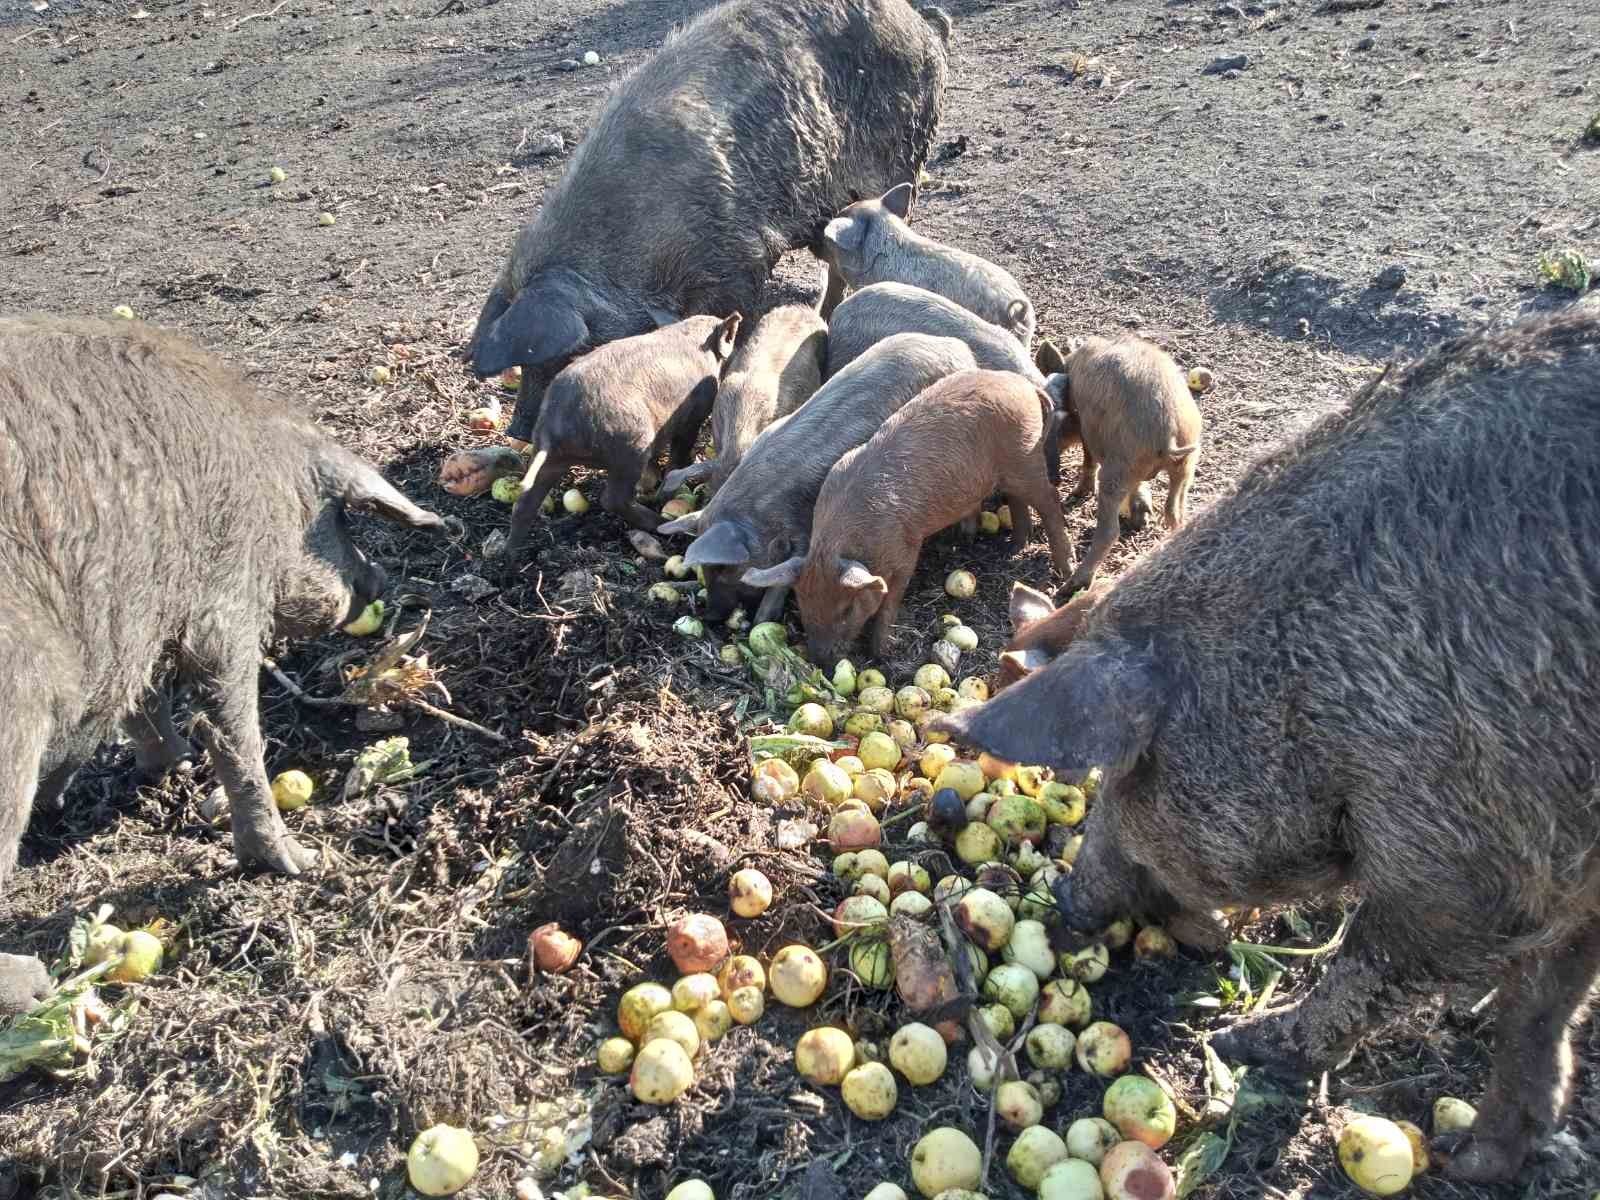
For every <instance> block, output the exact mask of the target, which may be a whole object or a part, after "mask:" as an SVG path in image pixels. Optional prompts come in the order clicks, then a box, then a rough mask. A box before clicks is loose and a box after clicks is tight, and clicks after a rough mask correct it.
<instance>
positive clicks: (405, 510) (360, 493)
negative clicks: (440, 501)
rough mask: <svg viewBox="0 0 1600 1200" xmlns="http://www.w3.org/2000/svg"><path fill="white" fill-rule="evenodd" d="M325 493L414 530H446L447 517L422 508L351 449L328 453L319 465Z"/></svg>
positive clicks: (327, 495) (351, 506)
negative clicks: (350, 450) (445, 518)
mask: <svg viewBox="0 0 1600 1200" xmlns="http://www.w3.org/2000/svg"><path fill="white" fill-rule="evenodd" d="M317 466H318V475H319V476H320V480H321V490H322V494H323V495H324V496H325V497H326V498H327V499H329V500H335V501H338V502H339V503H341V504H344V505H345V506H346V507H349V508H370V509H371V510H372V511H373V512H375V513H377V514H378V515H379V516H380V517H384V518H385V519H387V520H390V521H393V522H395V524H397V525H409V526H410V527H411V528H412V529H443V528H444V527H445V523H444V518H443V517H441V516H440V515H439V514H438V513H433V512H429V511H428V510H427V509H425V508H419V507H418V506H417V505H415V504H413V503H412V502H411V501H410V500H408V499H407V498H406V497H405V496H404V495H402V494H401V493H400V491H399V489H397V488H396V487H395V486H394V485H393V484H392V483H390V482H389V481H388V480H387V479H385V478H384V477H383V476H382V475H380V474H378V472H377V469H376V468H375V467H373V466H372V465H371V464H370V463H367V462H364V461H362V460H361V459H359V458H357V457H356V456H355V455H353V454H351V453H350V452H349V451H347V450H342V449H335V450H330V451H327V452H325V453H324V454H323V456H322V461H321V462H319V463H318V464H317Z"/></svg>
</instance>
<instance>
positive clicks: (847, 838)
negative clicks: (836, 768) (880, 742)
mask: <svg viewBox="0 0 1600 1200" xmlns="http://www.w3.org/2000/svg"><path fill="white" fill-rule="evenodd" d="M829 765H830V766H831V765H832V764H829ZM882 839H883V833H882V831H881V829H880V828H879V826H878V818H877V817H875V816H873V815H872V814H871V813H870V812H868V811H866V809H865V808H841V809H839V810H838V811H837V812H835V813H834V814H833V819H832V820H830V821H829V822H828V842H829V844H830V845H832V846H833V848H834V849H835V850H862V849H870V848H872V847H874V846H876V845H877V844H878V843H879V842H880V841H881V840H882Z"/></svg>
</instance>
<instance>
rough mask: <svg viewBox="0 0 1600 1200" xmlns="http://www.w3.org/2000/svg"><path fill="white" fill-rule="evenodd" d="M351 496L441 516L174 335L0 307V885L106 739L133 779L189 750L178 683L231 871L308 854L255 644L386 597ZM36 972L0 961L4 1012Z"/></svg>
mask: <svg viewBox="0 0 1600 1200" xmlns="http://www.w3.org/2000/svg"><path fill="white" fill-rule="evenodd" d="M358 507H359V508H368V509H371V510H372V511H374V512H376V513H377V514H379V515H380V516H383V517H386V518H388V519H389V520H392V521H395V522H398V523H400V524H403V525H408V526H410V527H412V528H414V529H429V530H435V529H441V528H443V526H444V521H443V520H442V519H441V518H440V517H438V516H436V515H435V514H433V513H430V512H426V511H424V510H423V509H421V508H418V507H417V506H416V505H415V504H413V503H412V502H411V501H410V500H408V499H406V498H405V497H404V496H403V495H401V494H400V493H399V492H398V491H396V490H395V489H394V488H393V487H391V486H390V485H389V484H388V483H387V482H385V481H384V479H383V477H382V476H380V475H379V474H378V472H377V471H376V470H374V469H373V468H372V467H371V466H369V465H368V464H367V463H365V462H363V461H361V460H360V459H358V458H357V457H355V456H354V455H353V454H350V453H348V452H347V451H345V450H343V449H341V448H340V447H339V446H337V445H335V444H334V443H333V442H331V441H329V440H328V438H326V437H325V436H324V435H323V434H321V433H320V432H319V431H318V430H317V429H316V427H315V426H314V425H312V424H311V422H310V421H309V420H307V419H305V418H303V417H301V416H298V415H295V414H293V413H291V412H290V411H289V410H288V409H286V408H284V407H282V406H280V405H278V404H276V403H272V402H269V401H268V400H267V398H266V397H264V396H262V395H261V394H259V393H258V392H257V391H256V390H255V389H254V388H252V387H251V386H250V385H249V384H247V383H246V382H245V381H244V380H243V379H242V378H240V377H239V376H238V375H237V374H235V373H234V372H233V371H232V370H231V369H229V368H228V367H226V366H224V365H223V364H222V363H221V362H219V361H218V360H217V359H215V358H213V357H212V356H210V355H208V354H206V353H204V352H203V351H201V350H200V349H199V348H197V347H195V346H194V345H192V344H190V343H188V342H185V341H183V340H181V339H179V338H177V337H174V336H172V335H170V334H166V333H162V332H159V331H157V330H155V329H152V328H149V327H146V326H143V325H139V324H136V323H132V322H123V321H116V322H110V323H108V322H103V321H94V320H76V319H70V318H59V317H25V318H16V319H0V887H3V886H4V883H5V880H6V878H7V876H8V875H9V874H10V872H11V870H12V868H13V867H14V866H15V864H16V854H17V845H18V843H19V842H20V841H21V839H22V831H23V828H24V827H25V826H26V824H27V821H28V815H29V813H30V812H31V811H32V809H33V807H34V804H35V803H36V802H39V801H46V802H47V801H52V800H55V799H57V798H59V797H60V795H61V793H62V792H63V791H64V790H65V789H66V787H67V785H68V783H69V782H70V781H71V778H72V775H73V772H74V771H76V769H77V768H78V767H79V766H80V765H81V764H82V763H83V762H84V761H85V760H87V759H88V757H89V756H90V755H91V754H93V752H94V750H95V747H96V746H98V745H99V744H100V743H101V742H103V741H105V740H107V739H110V738H113V737H115V736H116V734H117V733H118V731H119V729H121V730H122V731H123V732H126V733H127V734H128V735H129V736H130V737H131V738H132V740H133V742H134V746H135V750H136V752H137V756H138V759H139V763H140V766H141V767H142V768H144V769H145V770H146V771H148V772H152V773H159V772H161V771H163V770H165V769H166V768H168V767H170V766H172V765H174V764H175V763H177V762H179V761H181V760H182V759H183V758H184V757H186V756H187V755H188V754H189V747H188V746H187V744H186V743H185V742H184V740H183V738H181V737H180V736H179V735H178V733H177V731H176V730H175V729H174V727H173V722H172V716H171V713H170V711H169V709H168V704H167V699H166V697H167V694H168V689H169V688H170V687H172V686H175V685H178V684H184V685H188V686H192V687H193V688H194V690H195V691H196V693H197V696H198V700H199V704H200V707H201V710H202V711H203V713H204V715H205V716H206V717H207V718H208V720H206V721H202V722H200V723H199V724H198V727H197V732H199V733H200V734H201V736H202V739H203V741H204V742H205V743H206V746H207V749H209V750H210V752H211V757H212V761H213V763H214V764H215V766H216V770H217V773H218V775H219V777H220V779H221V781H222V784H223V787H224V788H225V789H226V791H227V794H228V797H229V800H230V802H231V809H232V814H233V845H234V851H235V853H236V854H237V856H238V858H239V861H240V862H241V863H250V864H253V865H258V866H264V867H269V868H271V869H273V870H277V871H283V872H287V873H290V874H295V873H298V872H299V871H300V870H301V869H303V868H304V867H306V866H308V865H309V864H310V862H311V858H310V856H309V855H307V854H306V852H305V851H303V850H302V849H301V848H300V847H299V846H298V845H296V844H295V841H294V839H293V838H291V837H290V836H289V833H288V830H287V829H286V828H285V827H284V824H283V819H282V818H281V817H280V816H279V815H278V810H277V808H276V807H275V806H274V804H273V802H272V795H271V792H270V789H269V787H268V784H267V775H266V768H265V765H264V763H263V761H262V738H261V727H260V724H259V721H258V718H257V674H258V671H259V668H260V661H261V650H262V647H263V645H264V644H266V643H268V642H270V641H272V640H274V639H276V638H280V637H306V636H312V635H317V634H321V633H325V632H327V631H328V630H331V629H334V628H336V627H337V626H339V625H342V624H345V623H347V622H349V621H351V620H353V619H354V618H355V617H356V616H357V615H358V614H359V613H360V612H361V610H362V608H364V607H365V606H366V605H367V604H368V603H369V602H370V601H371V600H372V599H373V598H374V597H376V596H377V595H378V594H379V593H380V592H381V591H382V590H383V587H384V582H385V580H384V573H383V570H382V569H381V568H380V567H378V566H377V565H376V564H374V563H373V562H371V561H370V560H369V559H368V558H367V556H366V555H365V554H363V553H362V552H361V550H360V549H359V548H358V547H357V546H356V544H355V542H354V541H353V540H352V539H351V537H350V529H349V517H348V512H349V510H350V509H353V508H358ZM0 936H3V935H0ZM43 979H44V976H43V968H42V967H41V966H40V965H39V963H38V961H37V960H36V959H33V958H23V957H20V956H16V955H3V954H0V1013H4V1012H5V1011H7V1010H10V1011H16V1010H20V1009H24V1008H27V1007H29V1005H30V1002H31V1000H32V999H34V998H35V997H36V996H37V992H36V990H35V988H36V986H39V985H42V982H43Z"/></svg>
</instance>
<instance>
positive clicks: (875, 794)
mask: <svg viewBox="0 0 1600 1200" xmlns="http://www.w3.org/2000/svg"><path fill="white" fill-rule="evenodd" d="M896 790H898V789H897V788H896V786H895V778H894V775H893V774H892V773H890V772H888V771H885V770H884V769H883V768H882V767H873V768H872V769H870V770H867V771H863V772H861V774H859V775H857V776H856V777H855V779H854V780H853V781H852V782H851V794H852V795H853V796H855V798H856V799H858V800H862V801H865V802H866V805H867V807H868V808H870V809H872V811H873V812H881V811H882V810H883V809H884V807H885V806H887V805H888V803H889V802H890V801H891V800H893V799H894V794H895V792H896Z"/></svg>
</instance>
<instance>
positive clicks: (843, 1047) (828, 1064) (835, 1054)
mask: <svg viewBox="0 0 1600 1200" xmlns="http://www.w3.org/2000/svg"><path fill="white" fill-rule="evenodd" d="M855 1061H856V1047H855V1043H854V1042H852V1041H851V1040H850V1035H849V1034H848V1033H846V1032H845V1031H844V1030H842V1029H836V1028H834V1027H833V1026H832V1025H823V1026H820V1027H818V1028H816V1029H808V1030H806V1031H805V1032H804V1033H802V1034H801V1035H800V1040H799V1041H798V1042H796V1043H795V1047H794V1067H795V1070H797V1071H799V1072H800V1074H801V1075H802V1076H803V1077H804V1078H805V1079H807V1080H809V1081H810V1082H811V1083H815V1084H821V1085H824V1086H827V1087H833V1086H836V1085H838V1084H840V1083H842V1082H844V1077H845V1076H846V1075H847V1074H849V1073H850V1068H851V1067H853V1066H855Z"/></svg>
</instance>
